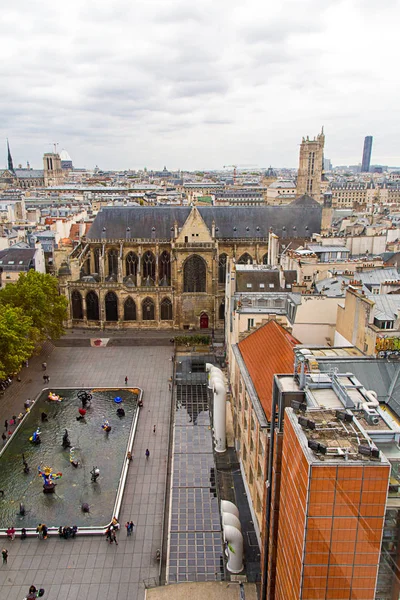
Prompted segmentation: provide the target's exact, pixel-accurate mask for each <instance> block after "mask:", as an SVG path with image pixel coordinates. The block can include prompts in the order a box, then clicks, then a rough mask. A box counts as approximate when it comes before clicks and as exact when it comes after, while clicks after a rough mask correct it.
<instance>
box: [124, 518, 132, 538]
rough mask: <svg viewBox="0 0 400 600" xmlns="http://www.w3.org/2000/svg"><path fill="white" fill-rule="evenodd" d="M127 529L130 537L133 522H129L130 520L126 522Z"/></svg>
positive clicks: (127, 534)
mask: <svg viewBox="0 0 400 600" xmlns="http://www.w3.org/2000/svg"><path fill="white" fill-rule="evenodd" d="M125 529H126V536H127V537H129V536H130V535H131V533H132V532H131V524H130V523H129V521H127V522H126V523H125Z"/></svg>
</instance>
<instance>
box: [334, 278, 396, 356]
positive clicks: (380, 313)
mask: <svg viewBox="0 0 400 600" xmlns="http://www.w3.org/2000/svg"><path fill="white" fill-rule="evenodd" d="M383 291H384V292H386V293H383V294H374V293H373V292H372V293H371V294H369V295H367V294H365V292H364V290H363V289H362V283H361V282H359V281H353V282H352V285H349V287H348V288H347V289H346V296H345V299H344V302H342V303H339V305H338V313H337V322H336V331H335V344H342V345H352V346H356V348H359V349H360V350H361V351H362V352H364V353H365V354H366V355H368V356H377V357H380V358H390V357H396V356H399V354H400V280H392V281H387V282H384V286H383ZM387 292H389V293H387Z"/></svg>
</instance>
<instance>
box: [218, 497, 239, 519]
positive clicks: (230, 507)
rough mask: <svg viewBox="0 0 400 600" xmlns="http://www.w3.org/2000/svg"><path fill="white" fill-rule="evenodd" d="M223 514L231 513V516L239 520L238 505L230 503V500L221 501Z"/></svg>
mask: <svg viewBox="0 0 400 600" xmlns="http://www.w3.org/2000/svg"><path fill="white" fill-rule="evenodd" d="M221 513H222V515H223V514H224V513H230V514H231V515H235V517H236V518H237V519H238V518H239V510H238V507H237V506H236V504H233V502H230V501H229V500H221Z"/></svg>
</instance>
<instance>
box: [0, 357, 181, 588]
mask: <svg viewBox="0 0 400 600" xmlns="http://www.w3.org/2000/svg"><path fill="white" fill-rule="evenodd" d="M171 354H172V350H171V348H170V347H169V346H157V347H153V346H146V347H143V346H141V347H133V346H129V347H109V348H88V347H85V348H82V347H57V348H55V349H54V350H52V351H51V352H50V351H48V354H44V355H43V356H41V357H36V358H34V359H32V360H31V361H30V363H29V367H27V368H24V369H23V370H22V372H21V382H17V381H14V383H13V384H12V385H11V386H10V387H9V388H8V389H7V391H6V393H5V395H4V396H3V397H2V398H1V401H0V419H2V422H4V420H5V419H9V418H10V417H11V415H13V414H18V413H19V412H20V410H22V407H23V403H24V401H25V400H26V399H27V398H31V399H33V398H35V397H36V395H37V394H39V392H40V391H41V390H42V388H43V380H42V376H43V371H42V370H41V362H42V360H46V361H47V365H48V368H47V373H48V374H49V376H50V388H52V387H54V388H63V387H73V388H77V389H81V388H92V387H103V386H104V387H114V386H115V387H124V385H125V384H124V380H125V377H126V376H127V377H128V387H129V385H131V384H132V385H137V386H138V387H140V388H142V389H143V392H144V394H143V401H144V406H143V408H142V409H141V411H140V417H139V422H138V428H137V432H136V437H135V441H134V446H133V460H132V462H131V464H130V467H129V470H128V476H127V481H126V486H125V493H124V496H123V501H122V507H121V513H120V519H119V521H120V523H121V531H120V533H119V536H118V546H115V545H114V544H113V545H110V544H108V543H107V542H106V541H105V539H104V538H100V537H93V538H91V537H86V536H82V537H79V535H78V537H77V538H76V539H75V540H64V539H59V538H54V537H53V538H49V539H48V540H38V539H37V538H36V537H34V538H28V539H26V540H20V539H17V538H16V539H15V540H14V541H8V540H7V541H6V540H5V538H2V539H1V544H2V547H4V548H7V549H8V551H9V557H8V564H7V565H2V566H1V567H0V600H14V599H15V600H20V598H23V597H24V596H25V595H26V594H27V591H28V588H29V586H30V585H31V584H34V585H35V586H36V587H43V588H45V590H46V596H45V597H46V598H49V600H67V599H68V600H74V599H82V600H83V599H88V600H92V599H93V600H94V599H98V598H107V599H111V600H112V599H114V598H115V599H116V598H118V600H120V599H121V600H124V599H125V598H128V597H129V598H132V599H136V598H138V599H142V598H144V590H145V587H144V582H146V581H151V580H154V579H157V578H158V573H159V563H158V562H157V560H156V552H157V550H158V549H160V548H161V540H162V527H163V509H164V502H165V483H166V476H167V455H168V436H169V424H170V406H171V392H170V390H169V379H170V377H171V375H172V367H173V363H172V360H171ZM154 425H155V426H156V432H155V433H154V432H153V428H154ZM147 448H148V449H149V451H150V458H149V459H148V460H147V459H146V457H145V451H146V449H147ZM128 520H129V521H130V520H132V521H133V522H134V523H135V525H136V528H135V531H134V534H133V535H132V536H131V537H127V536H126V531H125V528H124V524H125V522H126V521H128Z"/></svg>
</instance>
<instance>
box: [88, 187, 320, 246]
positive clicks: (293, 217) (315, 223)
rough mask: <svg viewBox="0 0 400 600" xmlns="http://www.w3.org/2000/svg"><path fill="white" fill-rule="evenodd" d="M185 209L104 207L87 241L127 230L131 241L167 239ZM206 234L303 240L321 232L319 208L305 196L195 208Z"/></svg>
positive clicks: (118, 235)
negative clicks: (292, 235) (285, 235)
mask: <svg viewBox="0 0 400 600" xmlns="http://www.w3.org/2000/svg"><path fill="white" fill-rule="evenodd" d="M191 210H192V209H191V208H190V207H186V206H124V207H118V208H117V207H104V208H103V209H102V210H101V211H100V212H99V213H98V214H97V216H96V218H95V220H94V221H93V224H92V226H91V228H90V231H89V233H88V240H89V241H90V240H96V239H102V238H104V239H108V240H118V239H125V238H126V230H127V228H128V227H129V229H130V235H131V239H135V238H146V239H157V238H158V239H171V238H173V237H174V223H175V221H176V222H177V224H178V227H182V226H183V224H184V223H185V221H186V219H187V218H188V216H189V214H190V212H191ZM198 211H199V213H200V215H201V216H202V218H203V220H204V222H205V224H206V226H207V227H208V229H209V231H210V232H211V230H212V223H213V221H214V223H215V236H216V238H217V239H234V238H267V237H268V235H269V230H270V228H272V230H273V231H275V232H278V233H280V232H282V231H289V230H290V231H291V230H293V231H296V235H298V236H300V237H305V236H306V235H307V233H308V235H310V234H311V233H319V232H320V231H321V214H322V208H321V206H320V205H319V204H318V202H315V201H314V200H312V198H308V197H306V196H301V197H300V198H298V199H297V200H296V201H294V202H292V203H291V204H287V205H283V206H199V207H198Z"/></svg>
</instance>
